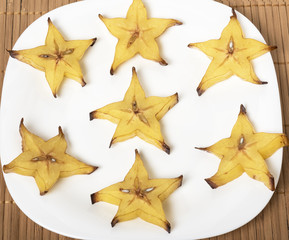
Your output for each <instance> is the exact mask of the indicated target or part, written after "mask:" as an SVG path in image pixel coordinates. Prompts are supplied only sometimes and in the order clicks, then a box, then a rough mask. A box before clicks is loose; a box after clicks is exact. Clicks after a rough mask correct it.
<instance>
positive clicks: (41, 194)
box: [40, 191, 48, 196]
mask: <svg viewBox="0 0 289 240" xmlns="http://www.w3.org/2000/svg"><path fill="white" fill-rule="evenodd" d="M46 193H48V191H44V192H40V196H43V195H45V194H46Z"/></svg>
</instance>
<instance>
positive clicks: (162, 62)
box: [159, 58, 168, 66]
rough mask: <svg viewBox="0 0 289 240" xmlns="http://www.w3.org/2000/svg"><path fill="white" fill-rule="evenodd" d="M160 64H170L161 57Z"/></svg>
mask: <svg viewBox="0 0 289 240" xmlns="http://www.w3.org/2000/svg"><path fill="white" fill-rule="evenodd" d="M159 64H160V65H162V66H167V65H168V63H167V62H166V61H165V60H164V59H162V58H161V61H159Z"/></svg>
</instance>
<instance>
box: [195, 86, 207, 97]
mask: <svg viewBox="0 0 289 240" xmlns="http://www.w3.org/2000/svg"><path fill="white" fill-rule="evenodd" d="M204 92H205V90H203V89H201V88H200V87H198V88H197V93H198V95H199V96H201V95H202V94H203V93H204Z"/></svg>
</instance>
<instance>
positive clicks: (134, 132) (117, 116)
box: [90, 68, 178, 154]
mask: <svg viewBox="0 0 289 240" xmlns="http://www.w3.org/2000/svg"><path fill="white" fill-rule="evenodd" d="M132 72H133V75H132V80H131V83H130V86H129V88H128V90H127V92H126V94H125V96H124V99H123V100H122V101H120V102H115V103H111V104H108V105H106V106H104V107H102V108H100V109H97V110H95V111H93V112H91V113H90V120H93V119H107V120H109V121H111V122H113V123H116V124H117V128H116V130H115V133H114V135H113V137H112V140H111V143H110V146H111V145H112V144H113V143H116V142H122V141H125V140H127V139H130V138H133V137H135V136H138V137H140V138H141V139H143V140H144V141H146V142H148V143H151V144H153V145H155V146H156V147H158V148H160V149H162V150H163V151H165V152H166V153H168V154H169V153H170V147H169V146H168V145H167V144H166V143H165V142H164V138H163V136H162V133H161V127H160V123H159V120H160V119H161V118H162V117H163V116H164V115H165V114H166V113H167V112H168V111H169V110H170V109H171V108H172V107H173V106H174V105H175V104H176V103H177V102H178V94H177V93H175V94H174V95H172V96H169V97H146V96H145V93H144V91H143V89H142V87H141V85H140V83H139V80H138V78H137V74H136V70H135V68H133V71H132Z"/></svg>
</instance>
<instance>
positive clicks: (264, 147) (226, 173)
mask: <svg viewBox="0 0 289 240" xmlns="http://www.w3.org/2000/svg"><path fill="white" fill-rule="evenodd" d="M288 145H289V140H288V138H287V137H286V136H285V134H282V133H264V132H260V133H256V132H255V130H254V128H253V126H252V124H251V122H250V120H249V119H248V117H247V114H246V109H245V107H244V106H243V105H241V108H240V113H239V116H238V119H237V122H236V123H235V125H234V127H233V130H232V133H231V136H230V137H229V138H225V139H222V140H220V141H219V142H217V143H215V144H214V145H212V146H210V147H206V148H197V149H200V150H205V151H207V152H210V153H213V154H215V155H216V156H217V157H219V158H220V159H221V162H220V165H219V169H218V171H217V173H216V174H215V175H214V176H212V177H210V178H207V179H206V181H207V183H208V184H209V185H210V186H211V187H212V188H217V187H219V186H222V185H224V184H226V183H228V182H231V181H233V180H234V179H236V178H238V177H240V176H241V175H242V174H243V173H244V172H245V173H247V174H248V176H249V177H251V178H253V179H255V180H258V181H261V182H263V183H264V184H265V185H266V187H268V188H269V189H270V190H272V191H274V190H275V184H274V177H273V176H272V174H271V173H270V172H269V170H268V167H267V164H266V161H265V159H267V158H269V157H270V156H271V155H272V154H273V153H274V152H275V151H277V150H278V149H279V148H281V147H284V146H288Z"/></svg>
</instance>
